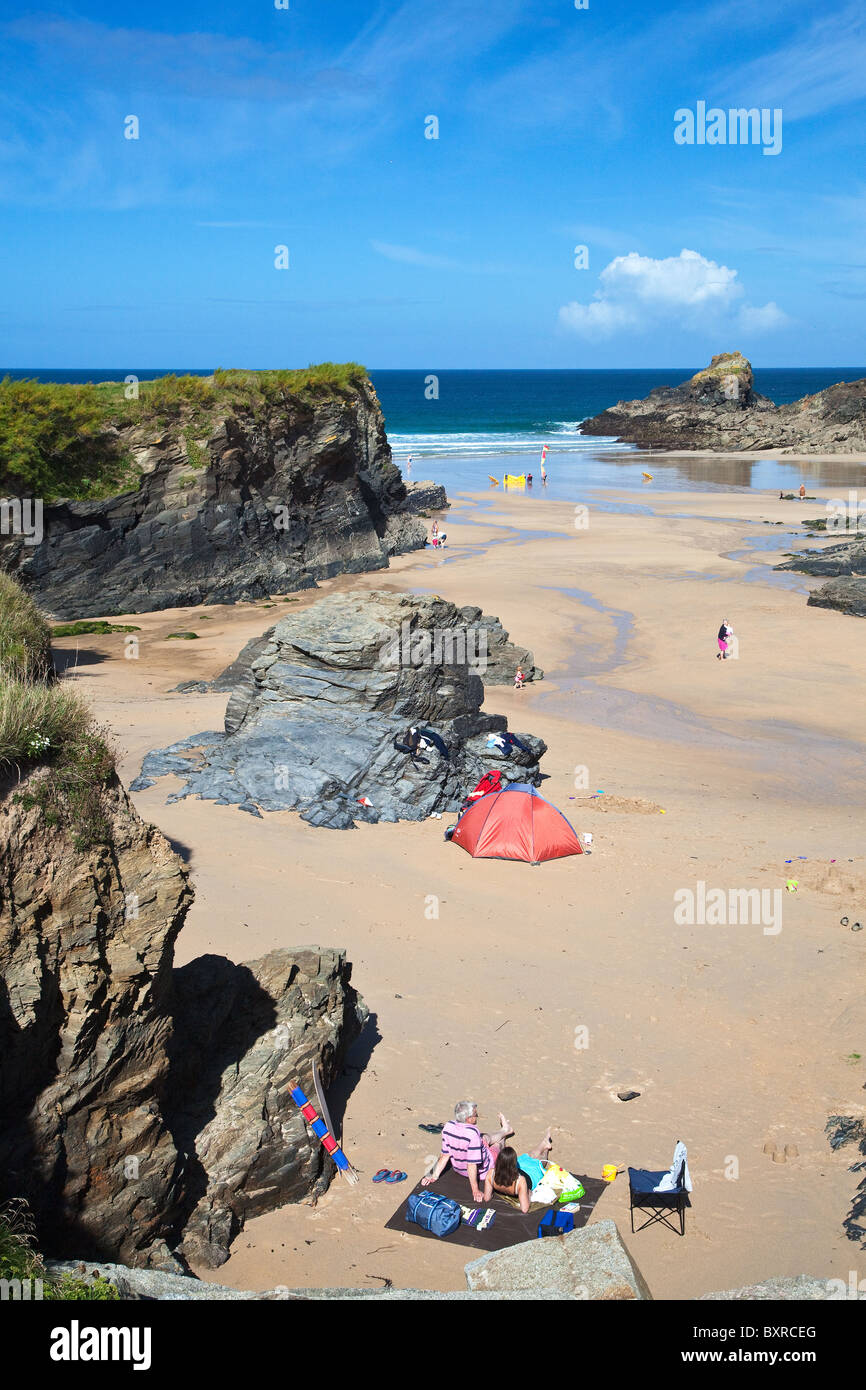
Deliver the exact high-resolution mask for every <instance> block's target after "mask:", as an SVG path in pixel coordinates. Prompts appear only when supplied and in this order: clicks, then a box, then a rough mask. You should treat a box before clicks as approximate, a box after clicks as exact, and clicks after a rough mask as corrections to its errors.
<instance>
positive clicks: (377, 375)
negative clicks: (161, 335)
mask: <svg viewBox="0 0 866 1390" xmlns="http://www.w3.org/2000/svg"><path fill="white" fill-rule="evenodd" d="M701 365H704V366H705V365H706V364H705V363H704V364H700V365H694V366H690V367H670V368H628V367H621V368H604V369H593V368H574V369H571V368H561V369H555V370H550V369H542V368H540V369H532V368H527V369H523V368H521V369H514V370H505V369H496V368H478V369H472V370H459V369H454V370H450V369H443V370H441V371H438V372H436V371H432V370H429V371H427V370H425V371H421V370H417V371H416V370H407V369H401V370H396V369H394V370H379V369H375V368H369V369H368V370H369V373H370V378H371V380H372V382H373V385H374V386H375V388H376V392H377V394H378V396H379V400H380V401H381V404H382V410H383V412H384V415H385V426H386V429H387V431H388V439H389V441H390V444H391V448H392V451H393V454H394V458H395V460H396V461H397V462H398V463H405V462H406V461H407V460H408V459H409V457H412V458H415V457H418V458H431V457H440V458H446V459H447V458H452V457H453V458H455V459H457V458H465V457H474V458H489V459H491V460H493V459H496V458H498V457H501V456H510V455H515V456H521V455H527V456H531V455H533V454H534V453H536V452H537V451H540V449H541V447H542V445H544V444H547V445H548V446H549V448H550V449H551V451H552V452H554V453H557V454H563V453H577V454H581V453H585V452H591V453H593V454H597V453H598V451H599V450H600V449H602V448H606V449H608V450H610V449H613V450H622V451H628V452H633V446H632V445H630V444H622V443H619V442H617V441H614V440H609V441H605V440H603V439H599V438H597V437H596V438H591V439H590V438H588V437H584V436H583V435H581V433H580V425H581V423H582V421H583V420H585V419H587V418H588V417H589V416H591V415H597V414H599V412H600V411H602V410H606V409H607V408H608V407H610V406H612V405H615V404H616V402H617V401H621V400H637V399H641V398H642V397H644V396H646V395H648V394H649V392H650V391H652V390H653V389H654V388H656V387H658V386H676V385H678V384H679V383H680V382H682V381H685V380H687V379H688V378H689V377H690V376H692V375H694V373H695V372H697V371H700V370H701ZM212 371H213V368H201V367H165V368H146V369H145V368H140V369H136V368H135V367H132V366H125V367H107V368H102V367H100V368H96V367H84V368H77V367H76V368H59V367H58V368H31V367H7V368H0V377H3V376H9V377H12V378H13V379H16V380H21V379H35V380H37V381H44V382H69V383H71V384H83V383H85V382H103V381H122V380H123V379H124V378H125V377H127V376H136V377H137V378H138V379H139V380H140V381H152V380H153V379H154V378H155V377H159V376H166V375H169V374H174V375H178V376H180V375H190V376H210V375H211V373H212ZM862 377H866V367H761V368H755V369H754V384H755V390H756V391H758V392H759V393H760V394H761V395H763V396H768V397H769V399H770V400H772V401H774V402H775V404H776V405H786V404H788V403H789V402H790V401H794V400H797V399H798V398H799V397H801V396H806V395H812V394H813V393H814V392H816V391H822V390H824V389H825V388H826V387H828V386H832V385H833V384H834V383H835V382H839V381H857V380H859V379H861V378H862Z"/></svg>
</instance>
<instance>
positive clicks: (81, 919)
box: [0, 771, 362, 1270]
mask: <svg viewBox="0 0 866 1390" xmlns="http://www.w3.org/2000/svg"><path fill="white" fill-rule="evenodd" d="M43 775H44V773H42V772H40V771H36V772H33V773H31V774H30V775H29V777H27V778H26V779H25V780H24V782H23V783H21V784H20V786H15V785H13V784H11V783H9V782H7V783H6V784H4V785H3V787H2V788H0V1113H2V1125H0V1198H2V1197H11V1196H16V1197H25V1198H26V1199H27V1200H28V1202H29V1204H30V1206H31V1209H32V1211H33V1213H34V1215H35V1217H36V1221H37V1226H38V1230H39V1236H40V1241H41V1243H42V1244H43V1247H44V1246H46V1245H47V1246H48V1247H49V1248H50V1249H52V1251H53V1252H54V1253H57V1254H63V1253H66V1252H69V1253H72V1252H74V1253H76V1254H78V1255H87V1256H88V1258H94V1259H103V1258H112V1259H119V1260H121V1261H123V1262H124V1263H126V1264H130V1265H149V1266H152V1267H161V1268H163V1269H175V1270H178V1269H180V1268H181V1267H182V1266H181V1265H180V1264H179V1263H178V1262H177V1260H176V1259H175V1258H174V1256H173V1254H172V1253H171V1252H172V1251H173V1250H175V1249H177V1248H178V1243H179V1241H180V1240H181V1239H185V1241H187V1242H189V1245H188V1246H187V1245H186V1244H185V1245H184V1246H183V1249H184V1250H187V1249H188V1250H189V1251H190V1252H192V1253H194V1254H195V1255H196V1256H197V1257H198V1258H200V1259H202V1260H206V1261H207V1262H208V1263H220V1262H221V1260H223V1259H225V1258H226V1257H227V1252H228V1245H229V1242H230V1241H231V1239H232V1237H233V1235H234V1234H235V1233H236V1232H237V1230H238V1229H239V1227H240V1225H241V1224H242V1222H243V1219H244V1217H245V1215H246V1214H247V1213H248V1212H250V1211H255V1212H259V1211H264V1210H267V1209H269V1208H271V1207H274V1206H278V1205H281V1204H282V1203H283V1202H286V1201H296V1200H299V1199H301V1198H302V1197H306V1196H307V1195H308V1194H309V1193H310V1192H313V1193H315V1192H317V1191H320V1190H322V1188H323V1186H326V1185H327V1182H328V1180H329V1177H330V1175H331V1173H332V1172H333V1167H332V1164H331V1162H330V1160H328V1159H327V1158H326V1157H325V1154H324V1151H323V1150H322V1148H321V1146H320V1145H319V1143H318V1141H317V1140H316V1139H315V1138H314V1137H312V1136H310V1135H308V1133H307V1130H306V1126H305V1125H304V1122H303V1120H302V1119H301V1117H300V1115H299V1114H298V1112H297V1110H296V1109H295V1107H294V1105H293V1104H292V1102H291V1100H290V1099H289V1097H288V1096H287V1095H286V1094H285V1089H284V1088H285V1084H286V1082H287V1080H288V1079H289V1078H292V1079H295V1078H297V1079H299V1081H300V1084H301V1085H305V1086H309V1085H310V1084H311V1069H312V1060H313V1059H315V1060H317V1061H318V1062H319V1063H320V1066H321V1070H322V1076H323V1080H324V1084H325V1085H326V1086H327V1085H328V1084H329V1083H330V1082H331V1080H332V1079H333V1076H334V1074H335V1072H336V1071H337V1070H338V1069H339V1067H340V1064H341V1061H342V1057H343V1054H344V1052H345V1050H346V1048H347V1047H348V1045H349V1044H350V1043H351V1041H352V1040H353V1038H354V1037H355V1036H356V1034H357V1033H358V1031H359V1028H360V1024H361V1016H362V1011H361V1008H360V1005H359V1001H358V999H357V996H356V994H355V991H354V990H353V989H352V987H351V984H350V982H349V977H350V967H349V966H348V965H347V963H346V961H345V958H344V956H343V954H342V953H341V952H338V951H334V950H327V951H325V950H319V949H318V948H315V947H309V948H301V949H300V950H296V951H288V950H282V951H275V952H272V953H271V954H270V955H268V956H266V957H264V958H263V959H262V960H259V961H253V962H251V963H250V964H248V965H233V964H232V963H231V962H229V961H227V960H223V959H221V958H216V957H204V958H203V959H202V960H197V961H194V962H192V964H190V965H187V966H185V967H184V968H183V969H182V970H178V971H173V968H172V965H173V948H174V942H175V939H176V937H177V934H178V932H179V930H180V928H181V925H182V922H183V918H184V915H185V913H186V910H187V907H188V905H189V903H190V901H191V899H192V891H191V888H190V884H189V878H188V875H187V872H186V870H185V868H184V867H183V865H182V863H181V861H180V860H179V859H178V857H177V855H176V854H175V853H174V852H173V850H172V849H171V847H170V845H169V844H168V841H167V840H166V839H165V838H164V837H163V836H162V835H161V834H160V832H159V831H158V830H156V829H155V828H154V827H153V826H148V825H145V824H144V822H143V821H142V820H141V819H140V818H139V816H138V815H137V813H136V811H135V810H134V808H133V807H132V806H131V804H130V803H129V800H128V798H127V796H126V793H125V791H124V790H123V787H122V786H121V785H120V784H119V783H115V784H114V785H113V786H112V787H111V788H110V789H109V790H108V791H107V792H106V793H105V809H106V814H107V816H108V819H109V823H110V841H109V842H107V843H106V844H104V845H98V846H97V847H95V848H94V849H92V850H89V851H80V850H76V849H75V848H74V846H73V844H72V841H71V838H70V836H69V835H68V834H67V833H66V832H65V831H64V830H63V829H62V828H60V827H57V826H49V825H46V824H45V822H44V820H43V813H42V811H41V810H40V809H39V806H38V805H37V804H32V805H28V804H27V803H25V802H22V801H21V800H20V799H19V796H20V794H21V793H27V792H30V793H33V792H34V791H35V790H38V783H39V779H40V778H41V777H42V776H43Z"/></svg>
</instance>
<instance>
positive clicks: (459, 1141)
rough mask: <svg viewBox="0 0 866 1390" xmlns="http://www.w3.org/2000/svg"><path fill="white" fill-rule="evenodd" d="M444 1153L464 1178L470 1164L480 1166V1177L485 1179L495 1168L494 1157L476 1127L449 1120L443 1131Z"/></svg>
mask: <svg viewBox="0 0 866 1390" xmlns="http://www.w3.org/2000/svg"><path fill="white" fill-rule="evenodd" d="M442 1152H443V1153H444V1154H447V1155H448V1157H449V1158H450V1159H451V1166H452V1167H453V1168H454V1171H455V1172H457V1173H460V1174H461V1175H462V1176H463V1177H464V1178H465V1177H466V1176H467V1171H466V1170H467V1166H468V1165H469V1164H470V1163H476V1164H477V1165H478V1177H479V1179H480V1178H485V1177H486V1176H487V1174H488V1172H489V1171H490V1169H491V1168H492V1167H493V1155H492V1154H491V1152H490V1150H489V1149H488V1147H487V1145H486V1144H485V1142H484V1140H483V1139H482V1137H481V1131H480V1130H479V1129H477V1128H476V1126H475V1125H465V1124H458V1123H457V1121H456V1120H449V1122H448V1124H447V1125H446V1126H445V1128H444V1129H443V1131H442Z"/></svg>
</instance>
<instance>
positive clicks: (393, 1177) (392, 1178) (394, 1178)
mask: <svg viewBox="0 0 866 1390" xmlns="http://www.w3.org/2000/svg"><path fill="white" fill-rule="evenodd" d="M407 1177H408V1174H407V1173H401V1172H400V1170H399V1168H395V1169H394V1171H393V1173H389V1174H388V1176H387V1178H386V1179H385V1181H386V1182H405V1181H406V1178H407Z"/></svg>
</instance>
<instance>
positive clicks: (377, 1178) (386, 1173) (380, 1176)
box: [373, 1168, 391, 1182]
mask: <svg viewBox="0 0 866 1390" xmlns="http://www.w3.org/2000/svg"><path fill="white" fill-rule="evenodd" d="M390 1174H391V1169H390V1168H380V1169H379V1171H378V1173H374V1174H373V1181H374V1182H384V1181H385V1179H386V1178H388V1177H390Z"/></svg>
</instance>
